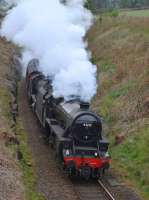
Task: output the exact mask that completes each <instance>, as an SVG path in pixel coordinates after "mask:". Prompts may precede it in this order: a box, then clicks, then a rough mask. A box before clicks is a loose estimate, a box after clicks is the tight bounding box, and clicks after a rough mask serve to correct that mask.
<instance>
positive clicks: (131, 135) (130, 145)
mask: <svg viewBox="0 0 149 200" xmlns="http://www.w3.org/2000/svg"><path fill="white" fill-rule="evenodd" d="M148 24H149V18H148V17H140V16H138V15H137V16H134V14H133V17H129V16H127V15H125V16H124V15H122V16H121V15H120V16H119V17H117V18H114V17H113V18H112V17H106V16H105V17H103V18H102V20H101V19H100V18H98V17H97V19H96V22H95V24H94V26H93V27H92V28H91V30H90V31H89V33H88V36H87V37H88V43H89V48H90V50H91V51H92V52H93V62H94V63H96V64H97V66H98V84H99V88H98V92H97V95H96V97H95V99H94V100H93V109H94V110H95V111H97V112H98V113H99V114H100V115H101V116H102V117H103V120H104V122H105V133H106V135H107V136H108V138H110V141H111V155H112V159H113V163H112V167H113V168H114V169H115V170H116V171H119V173H120V174H121V176H122V178H125V179H126V180H127V181H128V182H129V183H130V184H133V185H135V187H137V188H138V189H139V190H141V192H142V193H143V194H144V195H145V197H146V198H147V199H149V171H148V169H149V148H148V147H149V137H148V134H149V126H148V125H149V118H148V117H149V26H148ZM145 197H144V198H145Z"/></svg>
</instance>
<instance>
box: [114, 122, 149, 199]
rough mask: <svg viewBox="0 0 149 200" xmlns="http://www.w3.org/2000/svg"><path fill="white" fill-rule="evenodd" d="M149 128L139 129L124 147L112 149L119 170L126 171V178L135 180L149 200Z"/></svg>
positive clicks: (126, 141) (127, 140)
mask: <svg viewBox="0 0 149 200" xmlns="http://www.w3.org/2000/svg"><path fill="white" fill-rule="evenodd" d="M148 133H149V127H147V125H146V126H145V127H143V128H140V129H138V130H137V131H136V132H135V133H134V134H132V136H131V137H130V136H129V137H128V138H127V139H126V140H125V142H124V143H123V144H122V145H119V146H116V147H112V148H111V151H112V158H113V160H114V163H115V164H116V165H117V168H119V169H124V170H126V174H127V175H126V174H125V173H124V174H125V175H126V177H127V178H129V179H131V180H134V182H135V184H136V185H137V186H138V188H141V189H142V190H143V191H144V193H145V195H146V197H148V198H149V170H148V169H149V148H148V147H149V137H148Z"/></svg>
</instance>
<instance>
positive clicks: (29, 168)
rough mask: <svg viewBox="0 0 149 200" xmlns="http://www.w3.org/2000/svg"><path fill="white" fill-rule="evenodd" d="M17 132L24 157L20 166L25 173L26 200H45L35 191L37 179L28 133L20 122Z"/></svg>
mask: <svg viewBox="0 0 149 200" xmlns="http://www.w3.org/2000/svg"><path fill="white" fill-rule="evenodd" d="M16 130H17V131H16V132H17V137H18V139H19V141H20V145H19V150H20V152H21V153H22V155H23V157H22V159H21V160H20V163H19V165H20V168H21V171H22V173H23V181H24V185H25V190H26V191H25V195H26V200H45V199H44V197H43V196H42V195H40V194H39V193H38V192H36V191H35V185H36V177H35V174H34V172H33V171H34V169H33V162H32V158H31V155H30V152H29V150H28V146H27V137H26V133H25V131H24V129H23V128H22V125H21V121H19V120H18V122H17V126H16Z"/></svg>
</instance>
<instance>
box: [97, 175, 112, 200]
mask: <svg viewBox="0 0 149 200" xmlns="http://www.w3.org/2000/svg"><path fill="white" fill-rule="evenodd" d="M98 183H99V185H100V186H101V188H102V189H103V190H104V191H105V192H106V194H107V195H108V197H109V198H110V200H115V198H114V197H113V196H112V194H111V193H110V192H109V190H108V189H107V188H106V187H105V186H104V184H103V183H102V181H101V180H99V179H98Z"/></svg>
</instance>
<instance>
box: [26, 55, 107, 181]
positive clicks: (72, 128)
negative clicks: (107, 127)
mask: <svg viewBox="0 0 149 200" xmlns="http://www.w3.org/2000/svg"><path fill="white" fill-rule="evenodd" d="M26 88H27V95H28V99H29V103H30V105H31V107H32V109H33V111H34V112H35V113H36V115H37V118H38V119H39V121H40V123H41V125H42V127H43V128H44V130H45V131H44V132H45V133H44V134H45V137H46V138H47V140H48V142H49V144H50V145H51V146H52V147H54V150H55V152H56V155H57V157H58V158H59V159H60V161H61V163H62V165H63V168H64V169H65V170H66V171H67V172H68V173H69V175H75V176H81V177H83V178H85V179H89V178H98V177H99V176H100V175H101V173H103V172H104V171H105V169H108V168H109V165H110V157H109V154H108V146H109V143H108V142H107V141H106V140H105V139H104V138H103V136H102V134H101V133H102V123H101V120H100V118H99V117H98V116H97V115H96V114H94V113H93V112H91V111H90V109H89V103H86V102H81V101H80V100H79V99H78V98H72V99H71V100H69V101H65V100H64V98H54V96H53V95H52V93H53V91H52V81H51V79H50V78H47V77H46V76H45V75H43V73H42V72H40V70H39V61H38V59H32V60H31V61H30V62H29V63H28V67H27V71H26Z"/></svg>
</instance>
